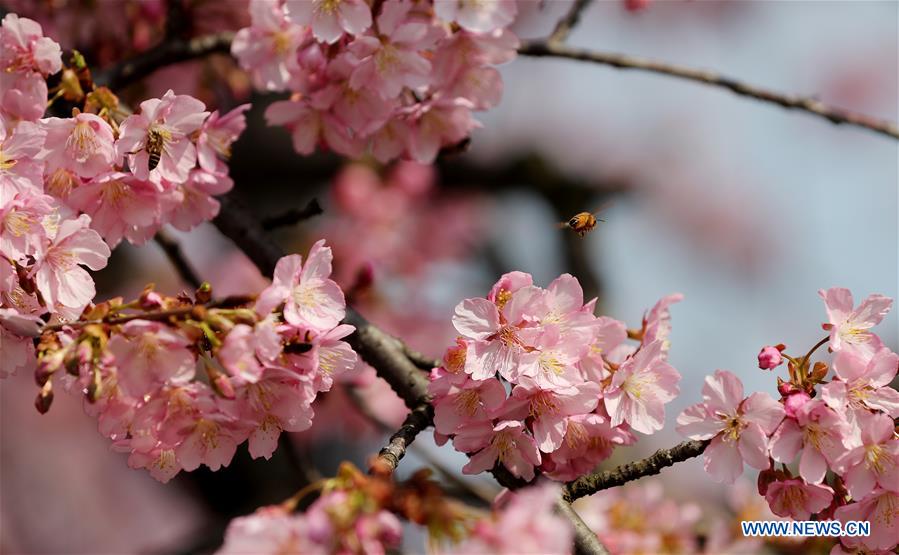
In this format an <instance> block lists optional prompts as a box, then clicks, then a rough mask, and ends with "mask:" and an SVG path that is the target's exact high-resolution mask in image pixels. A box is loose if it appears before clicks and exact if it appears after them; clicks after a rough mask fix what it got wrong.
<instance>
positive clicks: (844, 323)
mask: <svg viewBox="0 0 899 555" xmlns="http://www.w3.org/2000/svg"><path fill="white" fill-rule="evenodd" d="M818 294H819V295H820V296H821V298H822V299H824V306H825V308H826V309H827V317H828V320H829V323H828V324H824V327H825V329H829V330H830V348H831V349H832V350H834V351H840V350H842V349H850V350H857V351H859V352H860V353H862V356H865V357H870V356H871V355H873V354H874V353H875V352H876V351H877V350H878V349H879V348H880V346H881V344H882V343H881V341H880V338H879V337H877V336H876V335H874V334H873V333H872V332H871V331H869V330H870V329H871V328H872V327H874V326H876V325H877V324H879V323H880V321H881V320H883V317H884V316H885V315H886V313H887V312H889V311H890V307H891V306H892V304H893V299H891V298H889V297H885V296H883V295H870V296H869V297H868V298H866V299H865V300H864V301H862V302H861V304H860V305H858V307H856V308H854V309H853V300H852V293H851V292H850V291H849V290H848V289H845V288H842V287H832V288H830V289H827V290H824V289H821V290H820V291H818Z"/></svg>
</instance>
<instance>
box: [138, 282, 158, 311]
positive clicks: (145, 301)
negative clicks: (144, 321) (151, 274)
mask: <svg viewBox="0 0 899 555" xmlns="http://www.w3.org/2000/svg"><path fill="white" fill-rule="evenodd" d="M162 300H163V299H162V295H160V294H159V293H157V292H156V291H153V289H151V288H149V287H148V288H147V289H144V292H143V293H141V295H140V299H139V300H138V302H139V303H140V307H141V308H142V309H144V310H155V309H157V308H162Z"/></svg>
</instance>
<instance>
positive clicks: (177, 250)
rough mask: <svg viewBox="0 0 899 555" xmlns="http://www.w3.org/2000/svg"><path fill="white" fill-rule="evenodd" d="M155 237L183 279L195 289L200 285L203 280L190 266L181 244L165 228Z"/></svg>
mask: <svg viewBox="0 0 899 555" xmlns="http://www.w3.org/2000/svg"><path fill="white" fill-rule="evenodd" d="M153 239H154V240H155V241H156V244H158V245H159V246H160V247H162V251H163V252H164V253H165V255H166V256H167V257H168V259H169V262H171V263H172V266H174V267H175V270H176V271H177V272H178V275H179V276H181V279H182V280H184V282H185V283H187V284H188V285H190V286H192V287H193V288H194V289H197V288H198V287H200V285H201V284H202V283H203V280H201V279H200V277H199V276H198V275H197V274H196V272H194V270H193V268H191V267H190V263H188V261H187V258H186V257H185V256H184V253H183V252H181V245H180V244H179V243H178V241H177V240H175V238H174V237H172V236H171V235H169V234H168V233H166V232H165V231H163V230H159V231H158V232H157V233H156V236H155V237H153Z"/></svg>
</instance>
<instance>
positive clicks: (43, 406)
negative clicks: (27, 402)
mask: <svg viewBox="0 0 899 555" xmlns="http://www.w3.org/2000/svg"><path fill="white" fill-rule="evenodd" d="M51 404H53V382H47V383H45V384H44V386H43V387H41V392H40V393H38V394H37V398H35V400H34V408H36V409H37V411H38V412H39V413H41V414H47V411H48V410H50V405H51Z"/></svg>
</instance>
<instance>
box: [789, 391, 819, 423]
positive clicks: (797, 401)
mask: <svg viewBox="0 0 899 555" xmlns="http://www.w3.org/2000/svg"><path fill="white" fill-rule="evenodd" d="M811 398H812V397H811V395H809V394H808V393H806V392H805V391H795V392H793V393H790V394H789V395H788V396H787V398H786V399H784V411H785V412H786V413H787V416H789V417H790V418H796V412H797V411H798V410H799V409H800V408H802V406H803V405H804V404H806V403H807V402H809V401H810V400H811Z"/></svg>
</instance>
